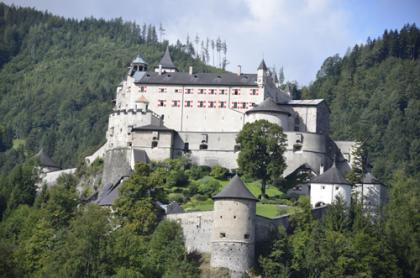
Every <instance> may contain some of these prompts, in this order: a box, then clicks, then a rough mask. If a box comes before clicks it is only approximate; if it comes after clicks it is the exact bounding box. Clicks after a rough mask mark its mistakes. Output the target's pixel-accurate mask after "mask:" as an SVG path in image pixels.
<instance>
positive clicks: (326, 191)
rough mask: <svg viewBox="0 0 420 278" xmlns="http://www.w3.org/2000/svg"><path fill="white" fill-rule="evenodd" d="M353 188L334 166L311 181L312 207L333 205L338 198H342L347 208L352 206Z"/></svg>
mask: <svg viewBox="0 0 420 278" xmlns="http://www.w3.org/2000/svg"><path fill="white" fill-rule="evenodd" d="M351 191H352V186H351V183H350V182H349V181H347V180H346V178H345V177H344V176H343V174H342V173H341V171H340V170H339V169H338V168H337V165H336V163H335V161H334V164H333V166H332V167H331V168H330V169H328V170H327V171H325V172H324V173H322V174H321V175H319V176H316V177H314V178H313V179H312V180H311V193H310V194H311V196H310V198H311V205H312V207H319V206H322V205H328V204H332V203H333V202H334V201H335V200H336V198H337V197H341V198H342V199H343V201H344V204H345V205H346V206H350V201H351Z"/></svg>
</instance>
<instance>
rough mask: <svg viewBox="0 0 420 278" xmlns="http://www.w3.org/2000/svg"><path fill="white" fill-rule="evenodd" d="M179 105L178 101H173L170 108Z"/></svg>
mask: <svg viewBox="0 0 420 278" xmlns="http://www.w3.org/2000/svg"><path fill="white" fill-rule="evenodd" d="M179 103H180V101H179V100H173V101H172V107H179Z"/></svg>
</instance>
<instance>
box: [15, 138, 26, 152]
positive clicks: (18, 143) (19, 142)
mask: <svg viewBox="0 0 420 278" xmlns="http://www.w3.org/2000/svg"><path fill="white" fill-rule="evenodd" d="M24 145H25V139H13V149H15V150H16V149H18V148H19V147H20V146H24Z"/></svg>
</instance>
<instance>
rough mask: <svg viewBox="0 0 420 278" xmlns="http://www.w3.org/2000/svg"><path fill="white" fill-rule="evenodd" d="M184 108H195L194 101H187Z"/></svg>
mask: <svg viewBox="0 0 420 278" xmlns="http://www.w3.org/2000/svg"><path fill="white" fill-rule="evenodd" d="M184 106H185V107H192V106H193V101H192V100H186V101H184Z"/></svg>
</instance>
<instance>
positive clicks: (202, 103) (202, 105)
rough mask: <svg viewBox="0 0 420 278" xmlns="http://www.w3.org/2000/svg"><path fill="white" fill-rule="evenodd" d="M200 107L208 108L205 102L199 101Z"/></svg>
mask: <svg viewBox="0 0 420 278" xmlns="http://www.w3.org/2000/svg"><path fill="white" fill-rule="evenodd" d="M198 107H200V108H203V107H206V106H205V104H204V101H203V100H200V101H198Z"/></svg>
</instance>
